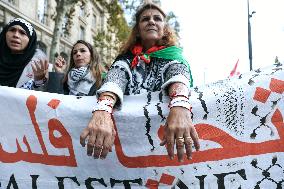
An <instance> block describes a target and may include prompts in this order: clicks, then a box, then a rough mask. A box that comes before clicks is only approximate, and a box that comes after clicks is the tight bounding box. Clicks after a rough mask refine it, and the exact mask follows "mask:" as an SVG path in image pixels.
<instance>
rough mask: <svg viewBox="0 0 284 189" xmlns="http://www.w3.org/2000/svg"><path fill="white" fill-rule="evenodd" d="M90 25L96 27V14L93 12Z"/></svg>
mask: <svg viewBox="0 0 284 189" xmlns="http://www.w3.org/2000/svg"><path fill="white" fill-rule="evenodd" d="M92 27H93V28H96V27H97V16H96V15H95V14H94V15H93V21H92Z"/></svg>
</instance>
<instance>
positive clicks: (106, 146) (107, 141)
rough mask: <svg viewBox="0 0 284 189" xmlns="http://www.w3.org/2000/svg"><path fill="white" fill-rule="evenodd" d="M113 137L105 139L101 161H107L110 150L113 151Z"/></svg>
mask: <svg viewBox="0 0 284 189" xmlns="http://www.w3.org/2000/svg"><path fill="white" fill-rule="evenodd" d="M112 141H113V140H112V136H108V137H105V139H104V145H103V149H102V152H101V155H100V158H101V159H105V158H106V156H107V154H108V152H109V150H110V149H111V147H112V144H113V142H112Z"/></svg>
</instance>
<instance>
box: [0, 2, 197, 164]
mask: <svg viewBox="0 0 284 189" xmlns="http://www.w3.org/2000/svg"><path fill="white" fill-rule="evenodd" d="M166 20H167V17H166V14H165V12H164V11H163V10H162V9H161V8H160V7H159V6H158V5H155V4H153V3H146V4H143V5H142V6H141V7H140V8H139V9H138V11H137V12H136V14H135V25H134V26H133V28H132V31H131V33H130V35H129V38H128V40H127V41H126V42H125V43H124V45H123V46H122V47H121V49H120V53H119V55H118V56H117V57H116V59H115V60H114V62H113V63H112V65H111V67H110V69H109V70H106V69H105V68H104V66H103V64H102V62H101V59H100V56H99V54H98V53H97V52H96V50H95V49H94V48H93V47H92V45H91V44H89V43H88V42H86V41H83V40H78V41H77V42H76V43H75V44H74V45H73V47H72V50H71V54H70V62H69V64H68V63H67V62H66V60H65V59H64V58H62V57H61V56H58V57H57V58H56V60H55V62H54V63H53V67H54V70H55V71H53V72H49V69H48V67H49V63H48V60H47V57H46V55H45V54H44V53H43V52H42V51H41V50H39V49H37V48H36V42H37V36H36V31H35V30H34V28H33V26H32V25H31V24H30V23H29V22H27V21H26V20H24V19H22V18H15V19H13V20H11V21H10V22H9V23H8V24H7V25H6V26H5V27H4V28H3V30H2V32H1V34H0V85H1V86H9V87H17V88H24V89H29V90H41V91H47V92H56V93H62V94H66V95H76V96H86V95H89V96H96V97H97V104H95V105H94V109H93V112H92V113H93V114H92V117H91V119H90V121H89V123H88V125H87V126H86V128H85V129H84V130H83V131H82V133H81V135H80V143H81V145H82V146H85V144H87V145H86V150H87V155H89V156H93V157H94V158H96V159H97V158H101V159H104V158H106V156H107V154H108V153H109V152H110V151H111V149H112V146H113V144H114V139H115V137H116V132H115V129H114V123H113V117H112V114H113V112H114V109H115V110H119V109H120V107H121V106H122V105H123V97H124V95H135V94H143V93H146V92H150V91H151V92H155V91H161V90H162V91H164V93H165V94H167V95H168V96H169V97H170V102H169V115H168V116H167V120H166V124H165V127H164V138H163V140H162V141H161V143H160V145H161V146H165V147H166V149H167V152H168V156H169V158H170V159H174V156H175V151H176V155H177V157H178V161H183V160H184V157H187V158H188V159H191V158H192V151H193V145H194V146H195V149H196V150H199V148H200V144H199V139H198V134H197V132H196V130H195V128H194V125H193V123H192V120H191V105H190V102H189V98H190V87H191V86H192V76H191V71H190V67H189V64H188V62H187V61H186V60H185V58H184V57H183V55H182V49H181V48H179V47H178V46H177V44H178V42H177V38H176V35H175V32H174V31H173V30H172V29H171V28H170V27H169V25H168V24H167V21H166ZM175 148H176V150H175Z"/></svg>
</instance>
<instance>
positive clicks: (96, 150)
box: [94, 133, 104, 159]
mask: <svg viewBox="0 0 284 189" xmlns="http://www.w3.org/2000/svg"><path fill="white" fill-rule="evenodd" d="M103 141H104V136H103V135H102V134H101V133H98V134H97V137H96V142H95V146H94V158H95V159H98V158H99V157H100V155H101V151H102V148H103Z"/></svg>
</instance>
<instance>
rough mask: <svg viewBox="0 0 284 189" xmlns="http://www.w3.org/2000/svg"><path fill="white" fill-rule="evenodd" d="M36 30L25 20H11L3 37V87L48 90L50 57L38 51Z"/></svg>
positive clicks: (0, 42)
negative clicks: (46, 87)
mask: <svg viewBox="0 0 284 189" xmlns="http://www.w3.org/2000/svg"><path fill="white" fill-rule="evenodd" d="M36 43H37V35H36V31H35V30H34V28H33V26H32V25H31V24H30V23H29V22H27V21H26V20H24V19H22V18H15V19H13V20H11V21H10V22H9V23H8V24H7V25H6V26H5V27H4V28H3V30H2V32H1V34H0V85H1V86H8V87H17V88H24V89H36V90H44V87H45V86H46V83H47V80H48V61H47V58H46V55H45V54H44V53H43V52H42V51H41V50H39V49H37V48H36Z"/></svg>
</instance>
